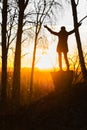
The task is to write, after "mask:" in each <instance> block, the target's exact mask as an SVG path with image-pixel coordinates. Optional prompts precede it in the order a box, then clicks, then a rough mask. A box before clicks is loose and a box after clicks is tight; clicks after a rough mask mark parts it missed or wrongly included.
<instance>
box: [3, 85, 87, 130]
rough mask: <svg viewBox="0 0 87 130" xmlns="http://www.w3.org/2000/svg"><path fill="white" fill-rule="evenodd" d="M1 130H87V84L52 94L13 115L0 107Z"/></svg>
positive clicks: (21, 108)
mask: <svg viewBox="0 0 87 130" xmlns="http://www.w3.org/2000/svg"><path fill="white" fill-rule="evenodd" d="M0 107H2V106H1V105H0ZM6 107H7V106H6V105H5V109H8V107H7V108H6ZM1 110H2V111H1ZM0 130H87V84H86V83H80V84H77V85H76V86H73V87H71V88H70V89H69V90H67V91H62V92H52V93H50V94H48V95H47V96H45V97H43V98H41V99H39V100H38V101H35V102H33V103H32V104H31V105H29V106H24V107H20V108H18V109H17V110H16V111H14V112H13V111H11V110H9V112H8V110H7V112H4V109H1V108H0Z"/></svg>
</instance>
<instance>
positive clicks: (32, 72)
mask: <svg viewBox="0 0 87 130" xmlns="http://www.w3.org/2000/svg"><path fill="white" fill-rule="evenodd" d="M37 37H38V34H37V33H36V35H35V41H34V52H33V60H32V69H31V77H30V101H31V99H32V94H33V79H34V66H35V55H36V45H37Z"/></svg>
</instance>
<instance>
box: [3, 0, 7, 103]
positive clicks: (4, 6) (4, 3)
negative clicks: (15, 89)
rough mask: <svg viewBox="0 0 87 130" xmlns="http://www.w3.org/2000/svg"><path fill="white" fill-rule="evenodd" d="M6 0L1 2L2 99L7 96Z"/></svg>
mask: <svg viewBox="0 0 87 130" xmlns="http://www.w3.org/2000/svg"><path fill="white" fill-rule="evenodd" d="M7 2H8V1H7V0H3V2H2V5H3V6H2V35H1V37H2V79H1V84H2V85H1V86H2V90H1V97H2V100H3V101H4V100H5V99H6V97H7V93H6V88H7V46H6V34H7V6H8V5H7Z"/></svg>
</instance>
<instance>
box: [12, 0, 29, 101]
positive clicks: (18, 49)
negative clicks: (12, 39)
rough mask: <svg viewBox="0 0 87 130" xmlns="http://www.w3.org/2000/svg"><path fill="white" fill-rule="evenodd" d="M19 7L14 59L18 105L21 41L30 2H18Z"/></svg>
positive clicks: (26, 0) (14, 89)
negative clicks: (25, 14)
mask: <svg viewBox="0 0 87 130" xmlns="http://www.w3.org/2000/svg"><path fill="white" fill-rule="evenodd" d="M16 2H17V5H18V29H17V39H16V48H15V58H14V72H13V91H12V97H13V100H14V101H15V102H16V103H18V102H19V100H20V99H19V98H20V69H21V41H22V33H23V19H24V11H25V9H26V7H27V5H28V2H29V0H16Z"/></svg>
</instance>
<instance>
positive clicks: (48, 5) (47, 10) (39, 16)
mask: <svg viewBox="0 0 87 130" xmlns="http://www.w3.org/2000/svg"><path fill="white" fill-rule="evenodd" d="M54 6H55V7H56V6H60V4H59V3H58V2H55V0H49V1H46V0H39V1H38V2H36V1H34V7H35V11H34V13H33V14H34V15H36V19H35V22H34V25H35V39H34V51H33V61H32V70H31V79H30V99H31V98H32V94H33V78H34V65H35V55H36V47H37V44H38V36H39V33H40V30H41V27H42V24H43V23H44V21H45V19H46V18H50V16H51V14H52V15H54V14H53V7H54Z"/></svg>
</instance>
